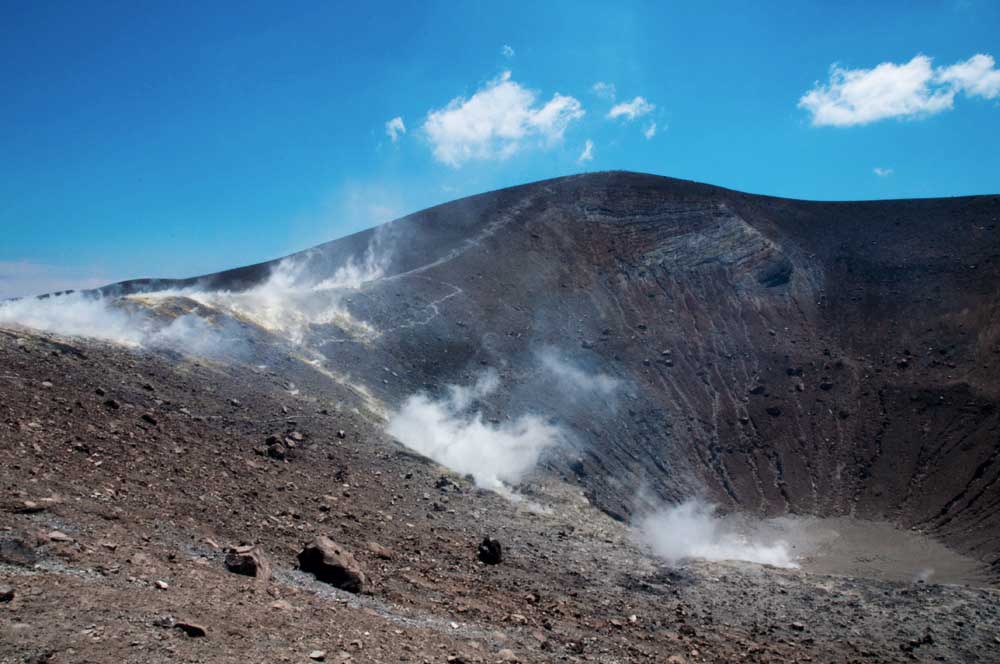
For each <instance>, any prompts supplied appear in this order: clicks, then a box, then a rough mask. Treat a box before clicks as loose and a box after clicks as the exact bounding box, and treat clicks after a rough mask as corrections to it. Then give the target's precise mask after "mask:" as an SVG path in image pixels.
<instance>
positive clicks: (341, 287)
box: [156, 242, 388, 344]
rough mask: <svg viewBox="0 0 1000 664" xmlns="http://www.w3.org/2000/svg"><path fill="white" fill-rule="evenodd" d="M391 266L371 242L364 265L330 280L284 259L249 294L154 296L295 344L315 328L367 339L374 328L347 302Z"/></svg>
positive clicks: (303, 259)
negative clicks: (208, 310)
mask: <svg viewBox="0 0 1000 664" xmlns="http://www.w3.org/2000/svg"><path fill="white" fill-rule="evenodd" d="M387 264H388V255H387V254H386V253H384V252H382V251H379V250H378V247H377V244H376V243H374V242H373V244H372V245H371V246H369V248H368V250H367V251H366V252H365V255H364V258H363V259H362V260H361V261H360V262H357V261H355V260H354V259H353V258H352V259H350V260H348V261H347V263H346V264H344V265H342V266H341V267H339V268H337V270H336V271H335V272H334V273H333V275H332V276H330V277H326V278H320V277H318V276H317V275H315V274H314V270H313V269H311V268H310V265H309V255H308V254H305V255H300V256H293V257H290V258H286V259H284V260H283V261H281V262H280V263H278V264H277V265H276V266H275V267H274V269H273V270H272V271H271V276H270V278H268V280H267V281H265V282H263V283H262V284H260V285H258V286H255V287H253V288H250V289H248V290H245V291H204V290H199V289H197V288H195V289H185V290H181V291H175V292H172V293H171V292H164V293H157V294H156V295H158V296H160V297H169V296H171V295H181V296H184V297H189V298H191V299H192V300H195V301H196V302H198V303H200V304H203V305H205V306H208V307H212V308H213V309H217V310H219V311H223V312H226V313H228V314H230V315H232V316H233V317H235V318H238V319H240V320H244V321H247V322H250V323H253V324H254V325H258V326H260V327H262V328H264V329H266V330H268V331H270V332H273V333H275V334H278V335H280V336H283V337H286V338H287V339H288V340H289V341H291V342H293V343H296V344H301V343H302V342H303V341H304V340H305V337H306V335H307V334H308V332H309V330H310V328H311V327H312V326H314V325H329V324H333V325H337V326H338V327H340V328H341V329H343V330H345V331H346V332H347V333H348V334H350V335H351V336H353V337H356V338H360V339H366V338H370V337H372V336H374V335H375V334H376V332H375V330H374V329H373V328H372V327H371V326H370V325H368V324H367V323H365V322H364V321H359V320H357V319H356V318H354V317H353V316H352V315H351V314H350V312H349V311H348V310H347V308H346V307H345V306H344V298H345V296H346V295H347V293H348V292H349V291H351V290H357V289H358V288H360V287H361V286H362V285H363V284H364V283H366V282H368V281H373V280H375V279H378V278H380V277H382V276H383V275H384V274H385V269H386V265H387Z"/></svg>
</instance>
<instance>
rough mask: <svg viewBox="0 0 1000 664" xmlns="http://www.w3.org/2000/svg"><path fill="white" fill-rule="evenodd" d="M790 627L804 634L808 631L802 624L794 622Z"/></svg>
mask: <svg viewBox="0 0 1000 664" xmlns="http://www.w3.org/2000/svg"><path fill="white" fill-rule="evenodd" d="M789 627H791V628H792V629H794V630H795V631H796V632H802V631H805V629H806V626H805V625H804V624H802V623H800V622H793V623H792V624H791V625H789Z"/></svg>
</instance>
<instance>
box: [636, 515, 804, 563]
mask: <svg viewBox="0 0 1000 664" xmlns="http://www.w3.org/2000/svg"><path fill="white" fill-rule="evenodd" d="M635 525H636V528H637V529H638V538H639V541H640V542H642V543H643V544H645V545H647V546H648V547H649V548H650V549H652V551H653V553H654V554H655V555H657V556H659V557H660V558H663V559H664V560H666V561H667V563H669V564H671V565H673V564H676V563H679V562H682V561H684V560H688V559H702V560H714V561H719V560H743V561H747V562H753V563H760V564H764V565H773V566H775V567H787V568H797V567H798V566H799V565H798V563H797V562H796V561H795V559H794V558H793V556H792V555H791V553H790V552H789V545H788V543H787V542H785V541H784V540H771V541H766V540H767V539H768V538H765V537H764V536H763V535H762V531H761V530H757V529H755V528H752V527H743V528H741V527H739V524H737V523H735V522H734V521H732V520H727V519H724V518H722V517H719V516H718V515H717V514H716V508H715V506H714V505H710V504H708V503H705V502H702V501H700V500H688V501H685V502H683V503H681V504H680V505H676V506H673V507H668V508H664V509H660V510H658V511H656V512H654V513H652V514H648V515H646V516H644V517H642V518H641V519H639V521H638V522H637V523H636V524H635Z"/></svg>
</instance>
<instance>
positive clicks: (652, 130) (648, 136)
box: [642, 122, 656, 141]
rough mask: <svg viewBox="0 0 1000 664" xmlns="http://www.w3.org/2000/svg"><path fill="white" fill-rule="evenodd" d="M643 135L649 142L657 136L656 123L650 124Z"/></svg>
mask: <svg viewBox="0 0 1000 664" xmlns="http://www.w3.org/2000/svg"><path fill="white" fill-rule="evenodd" d="M642 135H643V136H645V137H646V140H647V141H648V140H649V139H651V138H653V137H654V136H656V123H655V122H650V123H649V126H648V127H646V129H645V131H643V132H642Z"/></svg>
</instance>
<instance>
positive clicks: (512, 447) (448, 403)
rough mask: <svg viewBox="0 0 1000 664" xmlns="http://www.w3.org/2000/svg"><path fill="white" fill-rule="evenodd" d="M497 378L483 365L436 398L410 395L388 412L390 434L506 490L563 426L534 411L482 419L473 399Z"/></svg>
mask: <svg viewBox="0 0 1000 664" xmlns="http://www.w3.org/2000/svg"><path fill="white" fill-rule="evenodd" d="M499 384H500V381H499V378H498V377H497V374H496V372H495V371H487V372H485V373H484V374H482V375H481V376H480V377H479V379H478V380H477V381H476V383H475V385H473V386H471V387H463V386H457V385H453V386H450V387H449V388H448V396H447V397H446V398H445V399H442V400H440V401H435V400H434V399H432V398H431V397H430V396H428V395H427V394H423V393H420V394H416V395H413V396H411V397H410V398H408V399H407V400H406V401H405V402H404V403H403V405H402V407H401V408H400V409H399V410H398V411H397V412H395V413H393V415H392V416H391V417H390V419H389V424H388V432H389V435H391V436H393V437H394V438H396V439H398V440H399V441H400V442H402V443H403V444H404V445H406V446H407V447H409V448H410V449H413V450H415V451H417V452H420V453H421V454H423V455H424V456H427V457H430V458H431V459H433V460H435V461H437V462H438V463H440V464H442V465H444V466H446V467H448V468H449V469H451V470H453V471H455V472H457V473H462V474H465V475H472V477H473V479H474V480H475V482H476V484H477V485H478V486H479V487H482V488H485V489H492V490H494V491H499V492H503V493H507V491H506V489H505V484H506V485H512V484H517V483H518V482H520V481H521V479H522V478H523V477H524V476H525V474H527V473H528V472H529V471H530V470H531V469H533V468H534V467H535V465H536V464H537V463H538V459H539V458H540V457H541V454H542V452H544V451H545V450H546V449H548V448H550V447H552V446H554V445H555V444H556V443H558V442H559V440H560V439H561V437H562V432H561V430H560V429H559V428H558V427H556V426H553V425H551V424H548V423H547V422H545V421H544V420H543V419H542V418H540V417H538V416H537V415H522V416H520V417H518V418H517V419H516V420H513V421H508V422H504V423H500V424H497V423H488V422H484V421H483V415H482V413H481V412H480V411H478V410H476V409H475V408H474V404H475V401H476V400H478V399H481V398H483V397H485V396H488V395H490V394H492V393H493V392H495V391H496V389H497V388H498V387H499Z"/></svg>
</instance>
